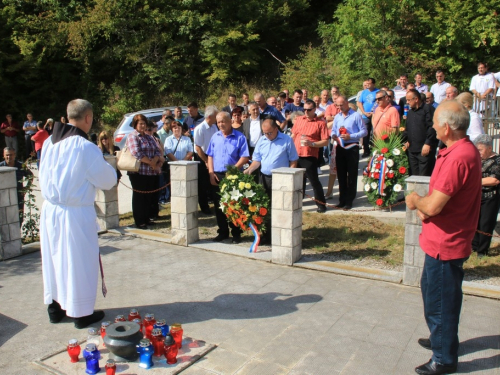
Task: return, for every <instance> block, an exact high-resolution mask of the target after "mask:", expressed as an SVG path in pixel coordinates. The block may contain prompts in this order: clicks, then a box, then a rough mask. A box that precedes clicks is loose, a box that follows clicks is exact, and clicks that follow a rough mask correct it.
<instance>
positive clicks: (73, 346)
mask: <svg viewBox="0 0 500 375" xmlns="http://www.w3.org/2000/svg"><path fill="white" fill-rule="evenodd" d="M80 350H81V349H80V345H78V340H77V339H71V340H69V342H68V354H69V358H70V359H71V362H73V363H76V362H78V356H79V355H80Z"/></svg>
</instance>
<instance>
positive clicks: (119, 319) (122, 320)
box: [115, 315, 127, 323]
mask: <svg viewBox="0 0 500 375" xmlns="http://www.w3.org/2000/svg"><path fill="white" fill-rule="evenodd" d="M126 321H127V319H125V315H117V316H116V318H115V323H118V322H126Z"/></svg>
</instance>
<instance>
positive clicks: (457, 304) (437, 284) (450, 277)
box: [420, 255, 468, 365]
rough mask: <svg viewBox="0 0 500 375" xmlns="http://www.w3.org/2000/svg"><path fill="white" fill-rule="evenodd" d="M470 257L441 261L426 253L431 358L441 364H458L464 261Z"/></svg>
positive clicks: (422, 284)
mask: <svg viewBox="0 0 500 375" xmlns="http://www.w3.org/2000/svg"><path fill="white" fill-rule="evenodd" d="M467 259H468V257H467V258H462V259H454V260H448V261H442V260H439V259H434V258H432V257H431V256H429V255H426V256H425V263H424V269H423V272H422V279H421V281H420V287H421V289H422V298H423V300H424V315H425V321H426V322H427V326H428V327H429V331H430V333H431V334H430V340H431V345H432V353H433V354H432V359H433V360H434V361H435V362H437V363H439V364H442V365H452V364H456V363H458V323H459V321H460V310H461V309H462V281H463V279H464V270H463V264H464V262H465V261H466V260H467Z"/></svg>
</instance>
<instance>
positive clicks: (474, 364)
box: [457, 335, 500, 374]
mask: <svg viewBox="0 0 500 375" xmlns="http://www.w3.org/2000/svg"><path fill="white" fill-rule="evenodd" d="M488 349H496V350H498V349H500V335H491V336H482V337H475V338H473V339H469V340H466V341H463V342H461V343H460V349H459V352H458V354H459V356H461V357H463V356H465V355H468V354H471V353H476V352H480V351H483V350H488ZM497 368H500V354H497V355H494V356H491V357H483V358H476V359H473V360H471V361H465V362H463V361H459V364H458V371H457V373H459V374H470V373H474V372H480V371H483V370H490V369H497Z"/></svg>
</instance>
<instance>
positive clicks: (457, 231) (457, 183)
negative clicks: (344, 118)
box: [406, 100, 481, 374]
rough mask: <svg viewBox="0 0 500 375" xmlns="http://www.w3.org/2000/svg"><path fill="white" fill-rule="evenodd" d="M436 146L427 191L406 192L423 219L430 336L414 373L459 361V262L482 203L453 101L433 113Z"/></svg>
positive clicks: (446, 370)
mask: <svg viewBox="0 0 500 375" xmlns="http://www.w3.org/2000/svg"><path fill="white" fill-rule="evenodd" d="M433 122H434V125H433V128H434V130H436V133H437V138H438V139H440V140H441V141H442V142H443V143H444V144H445V145H446V148H445V149H442V150H440V151H439V154H438V157H437V160H436V165H435V167H434V171H433V172H432V176H431V180H430V184H429V194H428V195H427V196H425V197H421V196H419V195H418V194H417V193H415V192H413V193H411V194H409V195H408V196H407V197H406V204H407V206H408V208H409V209H410V210H417V215H418V216H419V218H420V219H421V220H422V233H421V234H420V247H421V248H422V250H423V251H424V252H425V253H426V255H425V263H424V269H423V271H422V279H421V281H420V286H421V289H422V298H423V303H424V316H425V320H426V322H427V326H428V327H429V331H430V337H429V339H427V338H425V339H419V340H418V343H419V344H420V345H421V346H423V347H424V348H426V349H429V350H432V353H433V354H432V358H431V359H430V360H429V362H427V363H425V364H423V365H421V366H419V367H417V368H416V369H415V371H416V372H417V373H418V374H451V373H454V372H455V371H456V370H457V363H458V346H459V342H458V323H459V320H460V310H461V308H462V281H463V277H464V271H463V264H464V262H465V261H466V260H467V259H468V258H469V256H470V254H471V248H472V247H471V243H472V238H473V237H474V232H475V231H476V227H477V221H478V218H479V208H480V203H481V158H480V156H479V153H478V151H477V149H476V148H475V147H474V145H473V144H472V142H471V141H470V140H469V137H467V135H466V132H467V128H468V127H469V113H468V111H467V109H466V108H465V107H464V106H462V105H461V104H460V103H458V102H457V101H454V100H453V101H445V102H442V103H441V104H440V105H439V106H438V108H437V109H436V112H435V113H434V118H433Z"/></svg>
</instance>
